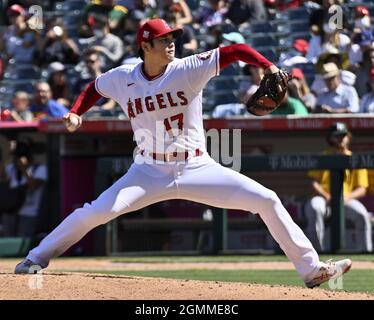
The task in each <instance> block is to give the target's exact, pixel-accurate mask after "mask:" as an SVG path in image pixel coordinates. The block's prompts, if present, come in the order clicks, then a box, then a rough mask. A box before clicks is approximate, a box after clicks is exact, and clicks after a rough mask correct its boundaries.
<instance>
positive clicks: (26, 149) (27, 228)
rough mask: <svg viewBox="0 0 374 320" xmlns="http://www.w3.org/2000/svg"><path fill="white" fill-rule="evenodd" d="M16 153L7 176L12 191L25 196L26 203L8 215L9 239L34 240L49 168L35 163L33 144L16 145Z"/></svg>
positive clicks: (18, 143) (14, 152)
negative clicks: (32, 238) (26, 238)
mask: <svg viewBox="0 0 374 320" xmlns="http://www.w3.org/2000/svg"><path fill="white" fill-rule="evenodd" d="M12 153H13V160H12V162H11V163H10V164H8V165H7V166H6V167H5V174H6V177H7V179H9V183H10V187H11V188H13V189H15V188H17V189H19V191H20V192H22V193H23V195H22V198H23V200H22V204H21V205H20V208H19V209H18V210H17V212H16V213H11V214H4V216H5V219H4V220H5V221H6V227H5V229H6V230H7V235H8V236H14V235H17V236H21V237H32V236H34V235H35V232H36V228H37V218H38V213H39V208H40V205H41V199H42V194H43V191H44V186H45V182H46V180H47V168H46V166H45V165H44V164H42V163H37V162H35V161H34V158H35V157H34V152H33V144H32V141H30V140H25V141H21V140H18V141H16V143H15V149H14V150H13V152H12ZM21 190H22V191H21ZM3 218H4V217H3Z"/></svg>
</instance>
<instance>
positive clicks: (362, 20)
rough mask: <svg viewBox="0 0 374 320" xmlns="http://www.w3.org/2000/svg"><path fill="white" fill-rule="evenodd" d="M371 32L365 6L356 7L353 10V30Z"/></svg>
mask: <svg viewBox="0 0 374 320" xmlns="http://www.w3.org/2000/svg"><path fill="white" fill-rule="evenodd" d="M355 29H358V30H360V31H364V30H368V31H372V30H371V18H370V13H369V9H368V8H367V7H366V6H357V7H355V8H354V30H355Z"/></svg>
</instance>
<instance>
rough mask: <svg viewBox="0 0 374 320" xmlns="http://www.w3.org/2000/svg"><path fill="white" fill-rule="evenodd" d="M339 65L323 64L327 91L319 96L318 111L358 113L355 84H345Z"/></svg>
mask: <svg viewBox="0 0 374 320" xmlns="http://www.w3.org/2000/svg"><path fill="white" fill-rule="evenodd" d="M340 76H341V72H340V70H339V68H338V67H337V65H336V64H335V63H333V62H329V63H326V64H324V65H323V73H322V78H323V80H324V81H325V84H326V87H327V90H328V91H327V92H324V93H322V94H320V95H318V96H317V106H316V110H315V111H316V112H317V113H356V112H359V98H358V95H357V91H356V89H355V88H354V87H353V86H348V85H346V84H343V83H342V81H341V78H340Z"/></svg>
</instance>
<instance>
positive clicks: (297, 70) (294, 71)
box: [291, 68, 304, 79]
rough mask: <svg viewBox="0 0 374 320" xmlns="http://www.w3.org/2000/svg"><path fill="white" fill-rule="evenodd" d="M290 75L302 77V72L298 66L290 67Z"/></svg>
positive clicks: (296, 77) (297, 77)
mask: <svg viewBox="0 0 374 320" xmlns="http://www.w3.org/2000/svg"><path fill="white" fill-rule="evenodd" d="M291 75H292V78H295V79H304V72H303V70H301V69H300V68H292V70H291Z"/></svg>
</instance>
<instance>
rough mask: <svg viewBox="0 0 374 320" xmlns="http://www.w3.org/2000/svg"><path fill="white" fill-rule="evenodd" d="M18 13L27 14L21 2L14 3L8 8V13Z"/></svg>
mask: <svg viewBox="0 0 374 320" xmlns="http://www.w3.org/2000/svg"><path fill="white" fill-rule="evenodd" d="M12 13H18V14H22V15H24V14H25V9H23V8H22V7H21V6H20V5H19V4H13V5H12V6H10V7H9V8H8V14H12Z"/></svg>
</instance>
